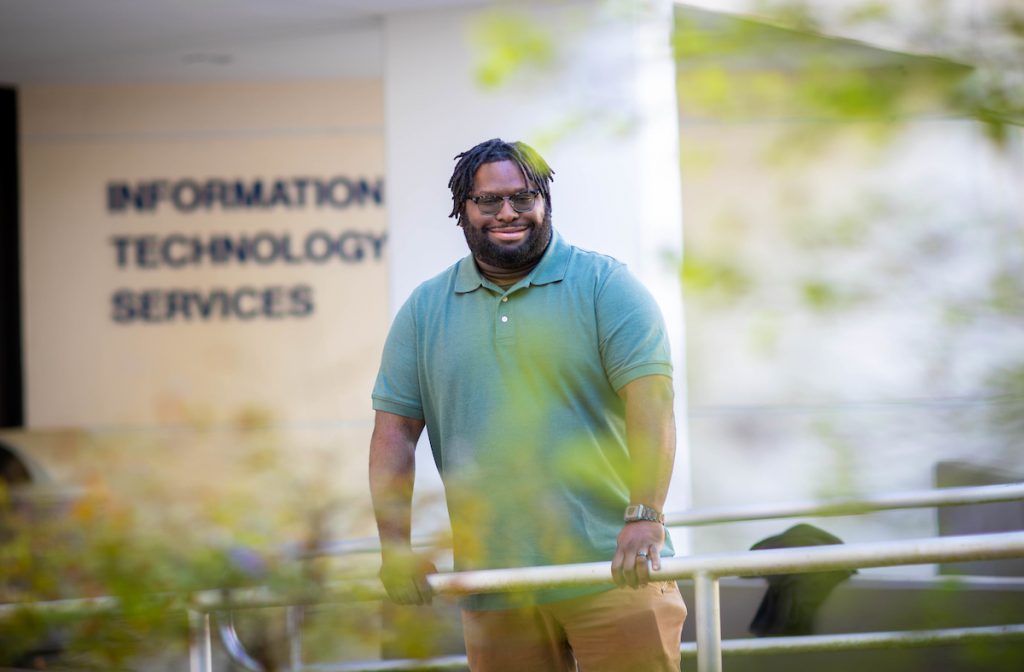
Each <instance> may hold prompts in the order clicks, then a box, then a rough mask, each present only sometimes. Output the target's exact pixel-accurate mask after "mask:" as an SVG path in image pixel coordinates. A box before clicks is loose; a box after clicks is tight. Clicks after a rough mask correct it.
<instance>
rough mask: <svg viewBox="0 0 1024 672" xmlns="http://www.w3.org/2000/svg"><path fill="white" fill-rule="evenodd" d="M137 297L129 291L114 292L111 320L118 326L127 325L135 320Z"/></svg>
mask: <svg viewBox="0 0 1024 672" xmlns="http://www.w3.org/2000/svg"><path fill="white" fill-rule="evenodd" d="M133 298H135V295H134V294H133V293H132V292H131V291H130V290H127V289H122V290H119V291H117V292H114V296H113V299H112V301H111V303H112V304H113V305H112V306H111V307H112V308H113V312H112V313H111V316H110V317H111V319H113V320H114V322H117V323H118V324H127V323H129V322H131V321H132V320H134V319H135V306H134V303H135V302H134V301H133V300H132V299H133Z"/></svg>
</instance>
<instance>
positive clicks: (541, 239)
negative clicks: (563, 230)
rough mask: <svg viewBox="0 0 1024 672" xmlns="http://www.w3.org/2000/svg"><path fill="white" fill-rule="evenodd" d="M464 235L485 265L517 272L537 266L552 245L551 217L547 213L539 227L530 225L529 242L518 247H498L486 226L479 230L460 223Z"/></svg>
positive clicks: (475, 255) (470, 249)
mask: <svg viewBox="0 0 1024 672" xmlns="http://www.w3.org/2000/svg"><path fill="white" fill-rule="evenodd" d="M460 224H461V225H462V234H463V235H464V236H465V237H466V245H468V246H469V251H470V252H471V253H472V255H473V257H474V258H476V259H478V260H480V261H482V262H483V263H485V264H487V265H489V266H494V267H495V268H501V269H505V270H514V269H517V268H522V267H523V266H527V265H530V264H534V263H536V262H537V261H538V260H539V259H540V258H541V256H543V255H544V250H546V249H547V248H548V243H550V242H551V214H550V213H549V212H545V213H544V219H543V220H542V221H541V223H540V224H530V225H529V228H528V229H527V232H526V239H525V240H523V242H521V243H519V244H518V245H515V246H508V245H499V244H498V243H495V242H494V241H493V240H491V238H490V237H489V236H488V235H487V227H484V228H483V229H478V228H476V227H474V226H473V225H472V224H469V223H468V222H466V221H465V220H462V221H460Z"/></svg>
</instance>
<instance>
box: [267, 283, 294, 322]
mask: <svg viewBox="0 0 1024 672" xmlns="http://www.w3.org/2000/svg"><path fill="white" fill-rule="evenodd" d="M283 293H284V288H283V287H267V288H266V289H264V290H263V314H264V315H266V316H267V317H269V318H273V319H277V318H281V317H287V316H288V315H287V314H286V313H284V312H283V311H282V306H281V304H282V302H283V300H284V297H283V296H282V294H283Z"/></svg>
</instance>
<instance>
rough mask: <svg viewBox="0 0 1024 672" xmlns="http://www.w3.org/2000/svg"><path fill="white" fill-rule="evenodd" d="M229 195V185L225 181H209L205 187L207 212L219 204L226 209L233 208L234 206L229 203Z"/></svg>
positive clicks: (204, 195)
mask: <svg viewBox="0 0 1024 672" xmlns="http://www.w3.org/2000/svg"><path fill="white" fill-rule="evenodd" d="M228 195H229V192H228V183H227V182H225V181H224V180H207V181H206V184H205V185H203V200H204V201H205V204H206V209H207V210H209V209H211V208H212V207H213V204H214V203H219V204H220V207H221V208H224V209H227V208H229V207H231V205H233V204H232V203H229V202H228Z"/></svg>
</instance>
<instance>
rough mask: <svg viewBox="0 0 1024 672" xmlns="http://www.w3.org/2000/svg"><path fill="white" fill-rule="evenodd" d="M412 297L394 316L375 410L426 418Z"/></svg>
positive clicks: (376, 386)
mask: <svg viewBox="0 0 1024 672" xmlns="http://www.w3.org/2000/svg"><path fill="white" fill-rule="evenodd" d="M413 313H414V311H413V299H412V298H410V299H409V300H408V301H406V302H405V304H404V305H403V306H402V308H401V309H400V310H399V311H398V314H397V315H396V316H395V321H394V322H393V323H392V324H391V330H390V331H389V332H388V337H387V340H385V341H384V354H383V355H382V356H381V361H380V369H379V370H378V371H377V382H376V383H375V384H374V386H373V409H374V410H375V411H386V412H388V413H394V414H395V415H401V416H404V417H407V418H415V419H417V420H422V419H423V403H422V400H421V397H420V380H419V369H418V366H417V357H416V348H417V346H416V319H415V315H414V314H413Z"/></svg>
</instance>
